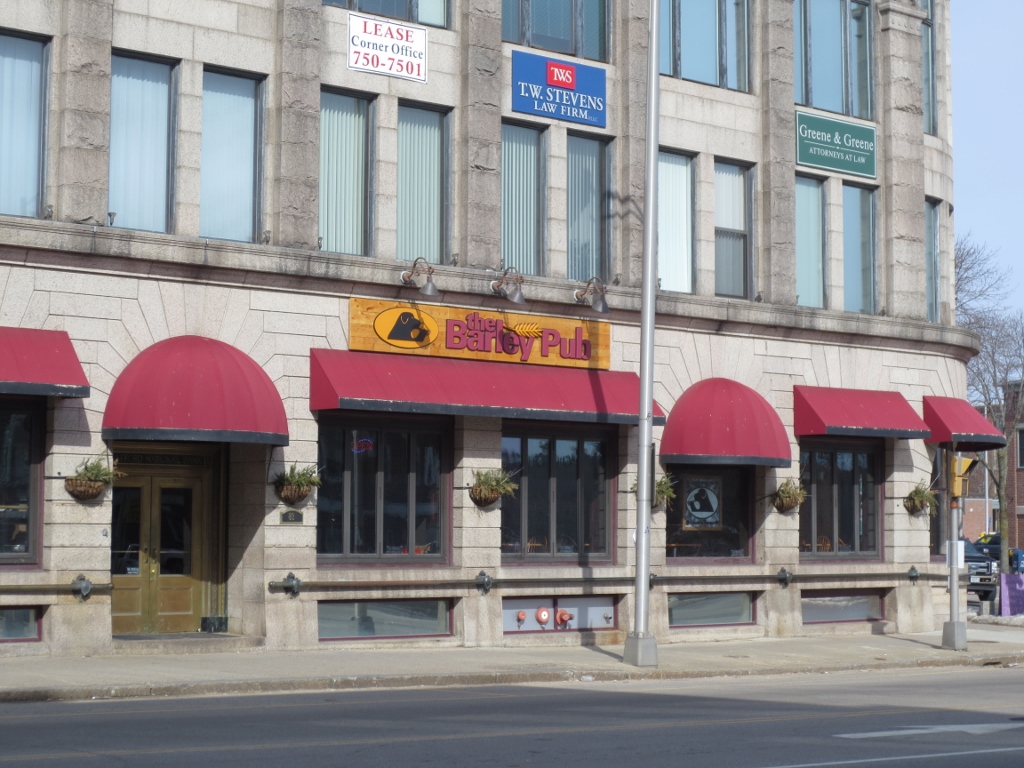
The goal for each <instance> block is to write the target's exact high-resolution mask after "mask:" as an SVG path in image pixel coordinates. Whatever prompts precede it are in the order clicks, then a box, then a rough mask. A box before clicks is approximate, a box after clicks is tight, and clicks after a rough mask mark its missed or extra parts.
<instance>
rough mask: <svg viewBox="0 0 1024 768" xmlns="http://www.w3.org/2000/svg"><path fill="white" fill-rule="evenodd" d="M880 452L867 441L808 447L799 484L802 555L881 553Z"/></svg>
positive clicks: (802, 457)
mask: <svg viewBox="0 0 1024 768" xmlns="http://www.w3.org/2000/svg"><path fill="white" fill-rule="evenodd" d="M881 459H882V448H881V446H878V445H876V444H867V443H866V441H855V442H850V443H846V444H837V445H824V444H820V445H813V444H804V445H801V449H800V483H801V484H802V485H803V487H804V489H805V490H806V491H807V498H806V499H804V503H803V504H802V505H801V506H800V552H801V553H802V555H804V556H820V557H848V556H857V555H877V554H878V506H879V504H878V502H879V492H880V485H881V477H880V473H879V469H878V468H879V466H880V465H881Z"/></svg>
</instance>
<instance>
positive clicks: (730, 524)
mask: <svg viewBox="0 0 1024 768" xmlns="http://www.w3.org/2000/svg"><path fill="white" fill-rule="evenodd" d="M753 471H754V470H752V469H750V468H749V467H722V466H703V465H686V466H683V465H680V466H673V467H670V468H669V473H670V474H671V476H672V486H673V488H674V490H675V492H676V496H675V498H674V499H670V500H669V501H668V504H667V507H666V510H665V529H666V530H665V541H666V546H667V550H668V551H667V553H666V554H667V556H668V557H715V558H722V557H725V558H749V557H750V536H751V530H752V527H751V511H752V507H753V500H752V498H751V496H750V489H751V487H752V483H751V480H752V478H751V475H752V474H753Z"/></svg>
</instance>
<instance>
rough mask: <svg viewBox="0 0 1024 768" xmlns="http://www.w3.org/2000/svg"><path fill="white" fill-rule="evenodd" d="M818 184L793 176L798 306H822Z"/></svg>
mask: <svg viewBox="0 0 1024 768" xmlns="http://www.w3.org/2000/svg"><path fill="white" fill-rule="evenodd" d="M822 189H823V187H822V183H821V182H820V181H818V180H817V179H808V178H805V177H803V176H797V178H796V295H797V304H799V305H800V306H802V307H824V306H825V271H824V270H825V266H824V265H825V233H824V228H825V225H824V218H823V213H824V210H823V202H822Z"/></svg>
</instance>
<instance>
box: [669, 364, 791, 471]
mask: <svg viewBox="0 0 1024 768" xmlns="http://www.w3.org/2000/svg"><path fill="white" fill-rule="evenodd" d="M791 458H792V449H791V448H790V446H789V438H788V437H787V436H786V428H785V427H784V426H782V420H781V419H780V418H779V414H777V413H776V412H775V409H774V408H772V407H771V406H770V405H769V404H768V401H767V400H765V399H764V398H763V397H761V395H759V394H758V393H757V392H755V391H754V390H753V389H751V388H750V387H748V386H746V385H744V384H740V383H739V382H738V381H733V380H732V379H705V380H704V381H698V382H697V383H696V384H694V385H693V386H692V387H690V388H689V389H688V390H686V391H685V392H684V393H683V395H682V397H680V398H679V400H677V401H676V404H675V405H674V406H672V412H671V413H670V414H669V415H668V424H666V426H665V432H664V434H662V436H661V463H662V464H732V465H751V464H755V465H759V466H765V467H788V466H789V465H790V462H791Z"/></svg>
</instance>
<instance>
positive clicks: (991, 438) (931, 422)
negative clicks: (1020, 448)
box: [924, 395, 1006, 451]
mask: <svg viewBox="0 0 1024 768" xmlns="http://www.w3.org/2000/svg"><path fill="white" fill-rule="evenodd" d="M924 420H925V423H927V424H928V427H929V429H931V431H932V436H931V437H930V438H928V439H927V440H926V441H925V442H928V443H953V444H955V445H956V449H957V450H958V451H991V450H994V449H996V448H1003V447H1004V446H1005V445H1006V438H1005V437H1004V436H1003V433H1002V432H1000V431H999V430H998V429H996V428H995V427H994V426H993V425H992V424H991V423H990V422H989V420H988V419H986V418H985V417H984V416H982V415H981V414H980V413H978V410H977V409H976V408H975V407H974V406H973V405H971V404H970V403H968V402H967V401H966V400H961V399H960V398H959V397H934V396H932V395H925V397H924Z"/></svg>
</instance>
